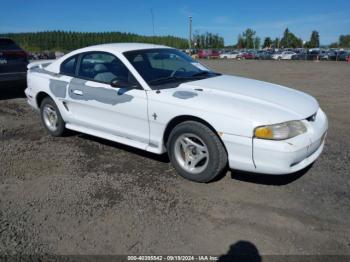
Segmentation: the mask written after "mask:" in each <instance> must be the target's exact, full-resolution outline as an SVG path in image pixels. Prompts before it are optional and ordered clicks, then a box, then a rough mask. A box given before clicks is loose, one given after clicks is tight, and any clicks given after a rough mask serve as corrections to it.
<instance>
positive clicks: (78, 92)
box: [73, 89, 83, 96]
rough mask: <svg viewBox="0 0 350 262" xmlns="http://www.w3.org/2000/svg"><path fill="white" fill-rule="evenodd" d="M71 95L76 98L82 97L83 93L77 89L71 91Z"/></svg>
mask: <svg viewBox="0 0 350 262" xmlns="http://www.w3.org/2000/svg"><path fill="white" fill-rule="evenodd" d="M73 93H74V94H76V95H78V96H82V95H83V91H81V90H78V89H75V90H73Z"/></svg>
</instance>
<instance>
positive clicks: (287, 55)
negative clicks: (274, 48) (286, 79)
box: [271, 51, 296, 60]
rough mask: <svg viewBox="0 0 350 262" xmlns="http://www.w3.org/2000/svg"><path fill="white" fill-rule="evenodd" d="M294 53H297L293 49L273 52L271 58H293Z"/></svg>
mask: <svg viewBox="0 0 350 262" xmlns="http://www.w3.org/2000/svg"><path fill="white" fill-rule="evenodd" d="M293 55H296V53H295V52H292V51H283V52H281V53H275V54H273V55H272V56H271V58H272V59H274V60H291V59H292V56H293Z"/></svg>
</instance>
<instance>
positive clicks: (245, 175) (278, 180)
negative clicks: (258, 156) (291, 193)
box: [231, 164, 313, 186]
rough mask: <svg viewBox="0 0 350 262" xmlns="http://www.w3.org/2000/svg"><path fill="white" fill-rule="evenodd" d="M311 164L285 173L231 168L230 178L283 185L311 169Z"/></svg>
mask: <svg viewBox="0 0 350 262" xmlns="http://www.w3.org/2000/svg"><path fill="white" fill-rule="evenodd" d="M312 165H313V164H311V165H309V166H307V167H306V168H304V169H302V170H300V171H298V172H295V173H292V174H287V175H267V174H257V173H251V172H243V171H238V170H231V178H232V179H235V180H239V181H243V182H249V183H254V184H260V185H269V186H284V185H288V184H290V183H293V182H294V181H296V180H298V179H299V178H301V177H302V176H304V175H305V174H306V173H307V172H308V171H309V170H310V169H311V167H312Z"/></svg>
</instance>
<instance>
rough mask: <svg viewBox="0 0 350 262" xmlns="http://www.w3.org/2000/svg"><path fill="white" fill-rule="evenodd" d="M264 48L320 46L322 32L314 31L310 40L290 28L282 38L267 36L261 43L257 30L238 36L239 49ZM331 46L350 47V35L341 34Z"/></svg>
mask: <svg viewBox="0 0 350 262" xmlns="http://www.w3.org/2000/svg"><path fill="white" fill-rule="evenodd" d="M260 47H262V48H302V47H304V48H317V47H320V34H319V32H318V31H312V32H311V35H310V40H309V41H305V42H304V41H303V40H302V39H301V38H299V37H297V36H296V35H295V34H294V33H292V32H291V31H290V30H289V29H288V28H286V29H285V30H284V32H283V36H282V37H281V38H278V37H277V38H275V39H272V38H271V37H265V39H264V41H263V42H262V45H261V39H260V38H259V37H258V36H256V32H255V31H254V30H253V29H251V28H248V29H246V30H245V31H244V32H243V33H242V34H239V35H238V37H237V44H236V48H239V49H243V48H246V49H259V48H260ZM330 47H342V48H350V35H341V36H340V37H339V41H338V42H336V43H332V44H331V45H330Z"/></svg>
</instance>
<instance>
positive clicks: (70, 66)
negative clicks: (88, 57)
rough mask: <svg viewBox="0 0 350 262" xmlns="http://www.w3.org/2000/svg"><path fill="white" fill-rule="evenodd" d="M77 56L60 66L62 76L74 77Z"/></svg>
mask: <svg viewBox="0 0 350 262" xmlns="http://www.w3.org/2000/svg"><path fill="white" fill-rule="evenodd" d="M77 61H78V56H73V57H71V58H68V59H67V60H65V61H64V62H63V63H62V64H61V70H60V71H61V74H63V75H70V76H72V75H75V68H76V65H77Z"/></svg>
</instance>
